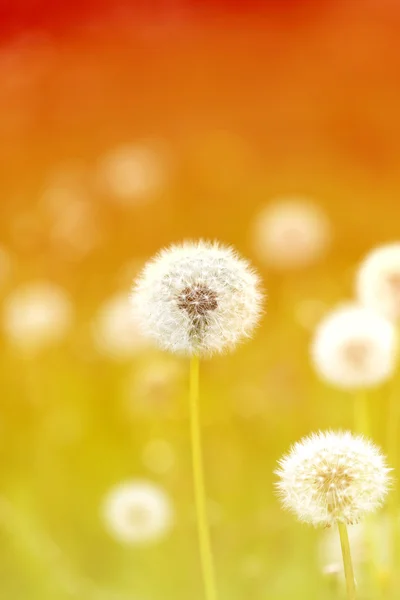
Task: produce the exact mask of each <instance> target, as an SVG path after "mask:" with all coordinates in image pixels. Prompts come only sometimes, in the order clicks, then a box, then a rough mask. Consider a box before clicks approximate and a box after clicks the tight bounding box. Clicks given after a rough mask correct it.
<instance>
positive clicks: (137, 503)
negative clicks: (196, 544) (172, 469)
mask: <svg viewBox="0 0 400 600" xmlns="http://www.w3.org/2000/svg"><path fill="white" fill-rule="evenodd" d="M101 512H102V518H103V522H104V525H105V527H106V529H107V531H108V533H109V534H110V535H111V537H113V538H115V539H116V540H117V541H119V542H122V543H125V544H131V545H143V544H149V543H155V542H158V541H160V540H162V539H163V538H164V537H166V536H167V535H168V534H169V532H170V530H171V529H172V527H173V524H174V510H173V506H172V504H171V501H170V499H169V497H168V495H167V494H166V493H165V492H164V490H163V489H162V488H161V487H159V486H157V485H156V484H154V483H152V482H149V481H144V480H143V481H142V480H132V481H125V482H122V483H120V484H118V485H116V486H115V487H113V488H112V489H111V490H110V491H109V492H108V494H107V495H106V498H105V500H104V502H103V505H102V508H101Z"/></svg>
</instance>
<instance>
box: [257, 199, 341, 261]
mask: <svg viewBox="0 0 400 600" xmlns="http://www.w3.org/2000/svg"><path fill="white" fill-rule="evenodd" d="M330 240H331V226H330V223H329V220H328V218H327V216H326V215H325V213H324V212H323V210H322V209H321V208H320V207H319V206H318V205H317V204H314V203H313V202H312V201H310V200H308V199H307V198H301V197H293V198H292V197H287V198H286V197H282V198H281V199H277V200H275V201H274V202H272V203H271V204H268V205H267V206H265V208H263V209H262V210H261V211H260V212H259V214H258V215H257V216H256V218H255V221H254V225H253V246H254V250H255V253H256V254H257V256H258V257H259V258H260V260H262V261H264V262H265V263H267V264H268V265H270V266H271V267H274V268H277V269H295V268H302V267H306V266H307V265H309V264H311V263H314V262H315V261H316V260H318V259H319V258H320V257H321V256H323V255H324V254H325V252H326V250H327V248H328V246H329V243H330Z"/></svg>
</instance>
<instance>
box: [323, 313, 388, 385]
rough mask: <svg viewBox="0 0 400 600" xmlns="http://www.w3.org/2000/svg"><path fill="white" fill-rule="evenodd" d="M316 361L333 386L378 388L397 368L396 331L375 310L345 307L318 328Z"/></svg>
mask: <svg viewBox="0 0 400 600" xmlns="http://www.w3.org/2000/svg"><path fill="white" fill-rule="evenodd" d="M312 358H313V361H314V366H315V368H316V370H317V372H318V373H319V375H320V376H321V377H322V378H323V379H325V380H326V381H328V382H329V383H331V384H333V385H336V386H338V387H341V388H344V389H355V388H363V387H365V388H366V387H372V386H375V385H378V384H380V383H382V382H383V381H385V380H386V379H387V378H388V377H390V375H391V374H392V373H393V371H394V368H395V362H396V335H395V329H394V327H393V325H392V323H391V322H390V321H388V320H387V319H386V318H384V317H383V316H381V315H379V314H377V313H375V312H374V311H372V310H370V309H368V308H365V307H363V306H358V305H356V304H351V303H349V304H345V305H343V306H341V307H339V308H337V309H336V310H334V311H332V312H331V313H330V314H328V316H327V317H325V319H324V320H323V321H322V322H321V323H320V325H319V326H318V327H317V329H316V332H315V335H314V340H313V343H312Z"/></svg>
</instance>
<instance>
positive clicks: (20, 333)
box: [3, 281, 73, 354]
mask: <svg viewBox="0 0 400 600" xmlns="http://www.w3.org/2000/svg"><path fill="white" fill-rule="evenodd" d="M72 315H73V310H72V305H71V301H70V299H69V297H68V295H67V294H66V293H65V291H64V290H63V289H62V288H60V287H58V286H57V285H55V284H53V283H51V282H46V281H41V282H35V283H30V284H25V285H21V286H20V287H18V288H16V289H15V290H14V291H13V292H12V293H10V295H9V296H8V297H7V298H6V299H5V303H4V308H3V329H4V332H5V334H6V336H7V338H8V340H9V341H10V343H11V344H12V345H14V346H15V347H16V348H17V349H18V350H20V351H22V352H24V353H27V354H34V353H36V352H38V351H40V350H41V349H43V348H45V347H47V346H51V345H52V344H55V343H57V342H59V341H61V340H62V339H63V338H64V336H65V335H66V333H67V331H68V329H69V328H70V326H71V322H72Z"/></svg>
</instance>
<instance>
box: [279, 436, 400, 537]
mask: <svg viewBox="0 0 400 600" xmlns="http://www.w3.org/2000/svg"><path fill="white" fill-rule="evenodd" d="M279 466H280V468H279V470H278V471H277V475H278V476H279V478H280V481H279V482H278V484H277V489H278V492H279V496H280V498H281V500H282V503H283V506H284V508H286V509H288V510H290V511H291V512H293V513H294V514H296V515H297V517H298V518H299V519H300V520H301V521H304V522H306V523H310V524H312V525H315V526H318V525H321V526H325V527H329V526H330V525H333V524H334V523H336V522H343V523H346V524H348V525H352V524H354V523H358V522H359V521H360V520H361V519H362V518H363V517H364V516H365V515H366V514H368V513H370V512H374V511H375V510H376V509H377V508H379V507H380V506H381V505H382V503H383V500H384V498H385V496H386V494H387V492H388V488H389V484H390V478H389V469H388V468H387V466H386V461H385V458H384V457H383V455H382V454H381V452H380V450H379V449H378V448H377V447H376V446H375V445H374V444H373V443H372V442H370V441H368V440H366V439H364V438H363V437H362V436H354V435H352V434H351V433H350V432H339V433H335V432H332V431H328V432H320V433H317V434H312V435H311V436H309V437H306V438H303V439H302V440H301V441H300V442H297V443H296V444H295V445H294V446H293V447H292V449H291V451H290V452H289V453H288V454H287V455H286V456H284V457H283V458H282V459H281V460H280V462H279Z"/></svg>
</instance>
